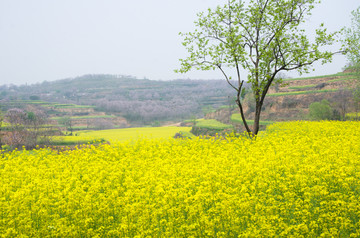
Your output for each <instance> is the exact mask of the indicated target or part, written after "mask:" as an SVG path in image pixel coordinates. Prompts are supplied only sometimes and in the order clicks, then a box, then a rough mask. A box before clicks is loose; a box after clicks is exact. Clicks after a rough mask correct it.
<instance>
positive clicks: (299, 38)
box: [175, 0, 339, 135]
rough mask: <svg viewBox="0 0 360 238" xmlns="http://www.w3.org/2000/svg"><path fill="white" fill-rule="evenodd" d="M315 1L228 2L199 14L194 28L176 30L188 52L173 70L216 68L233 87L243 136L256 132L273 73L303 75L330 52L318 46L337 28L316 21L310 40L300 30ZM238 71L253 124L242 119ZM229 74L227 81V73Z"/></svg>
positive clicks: (274, 80)
mask: <svg viewBox="0 0 360 238" xmlns="http://www.w3.org/2000/svg"><path fill="white" fill-rule="evenodd" d="M317 2H318V1H315V0H250V1H249V4H248V5H247V6H245V4H244V2H243V1H241V0H228V3H227V4H226V5H225V6H224V7H220V6H219V7H217V8H216V9H214V10H212V9H209V10H208V12H207V13H199V14H198V20H197V21H196V22H195V24H196V28H197V29H196V30H195V31H194V32H190V33H185V34H183V33H180V34H181V35H182V36H183V37H184V41H183V45H184V46H185V48H186V49H187V51H188V53H189V55H190V56H188V58H186V59H180V62H181V68H180V69H179V70H175V71H176V72H180V73H185V72H188V71H189V70H191V69H193V68H195V69H198V70H215V69H217V70H220V72H221V73H222V74H223V76H224V78H225V79H226V81H227V82H228V84H229V85H230V86H231V87H232V88H233V89H235V91H236V95H237V98H236V104H237V105H238V107H239V110H240V113H241V117H242V121H243V123H244V126H245V128H246V131H247V132H248V133H249V134H253V135H256V134H257V133H258V131H259V122H260V114H261V108H262V106H263V103H264V100H265V97H266V94H267V93H268V90H269V88H270V86H272V85H273V84H276V83H279V82H281V80H282V79H281V78H276V76H277V75H278V74H279V73H280V72H282V71H290V70H297V71H299V72H300V73H307V72H309V70H310V69H311V66H312V64H313V63H314V62H316V61H321V62H322V63H323V64H324V63H327V62H330V61H331V60H332V56H333V55H334V54H335V53H334V52H330V51H328V50H323V47H325V46H328V45H331V44H332V43H334V42H335V38H336V36H337V35H338V33H339V32H335V33H330V34H329V33H327V30H326V28H324V25H323V24H321V25H320V27H319V28H318V29H317V30H316V36H315V39H314V42H313V43H311V42H310V40H309V39H308V37H307V36H306V34H305V31H304V30H303V29H302V28H301V24H302V23H305V20H306V18H307V16H308V15H310V12H311V10H312V9H313V8H314V6H315V4H316V3H317ZM241 70H246V71H247V72H248V77H247V82H248V83H250V84H251V89H252V93H253V97H254V98H255V102H256V108H255V118H254V126H253V128H252V129H251V128H250V127H249V125H248V123H247V121H246V118H245V115H244V111H243V104H242V100H241V92H242V88H243V85H244V80H243V79H242V77H241V73H240V71H241ZM229 72H233V74H234V75H235V79H236V80H235V81H232V77H231V73H229Z"/></svg>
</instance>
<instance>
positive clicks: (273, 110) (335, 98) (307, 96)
mask: <svg viewBox="0 0 360 238" xmlns="http://www.w3.org/2000/svg"><path fill="white" fill-rule="evenodd" d="M354 77H355V75H354V73H351V72H341V73H338V74H333V75H324V76H317V77H304V78H293V79H284V81H283V84H282V85H274V86H273V87H272V88H271V89H270V91H269V93H268V95H267V97H266V99H265V103H264V108H263V111H262V114H261V120H263V121H271V122H274V121H289V120H304V119H308V108H309V105H310V104H311V103H313V102H319V101H321V100H323V99H326V100H328V101H329V102H330V104H331V106H332V107H333V108H334V110H335V111H336V113H338V114H339V115H340V116H342V117H344V116H345V113H347V112H351V111H353V110H354V108H352V107H353V105H352V95H351V92H350V91H349V90H348V88H349V86H350V85H351V81H352V79H354ZM244 102H245V106H244V110H245V112H246V117H247V118H249V119H250V120H252V119H253V112H254V110H255V103H254V100H252V98H251V94H247V95H246V97H245V100H244ZM238 113H239V111H238V108H237V107H235V105H234V106H232V107H231V108H221V109H219V110H217V111H215V112H212V113H209V114H207V115H206V119H216V120H218V121H221V122H223V123H230V122H236V123H240V122H241V120H240V119H239V117H238V116H236V114H238ZM234 114H235V116H234ZM234 118H235V119H234ZM250 122H251V121H250ZM263 124H264V125H265V124H266V123H263Z"/></svg>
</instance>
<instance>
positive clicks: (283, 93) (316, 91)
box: [268, 89, 338, 97]
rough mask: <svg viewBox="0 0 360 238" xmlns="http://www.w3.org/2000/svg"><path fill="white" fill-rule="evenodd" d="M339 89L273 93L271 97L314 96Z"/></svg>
mask: <svg viewBox="0 0 360 238" xmlns="http://www.w3.org/2000/svg"><path fill="white" fill-rule="evenodd" d="M336 91H338V89H322V90H309V91H295V92H281V93H271V94H269V95H268V96H269V97H279V96H291V95H301V94H313V93H329V92H336Z"/></svg>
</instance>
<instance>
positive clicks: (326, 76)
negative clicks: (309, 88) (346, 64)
mask: <svg viewBox="0 0 360 238" xmlns="http://www.w3.org/2000/svg"><path fill="white" fill-rule="evenodd" d="M355 74H356V73H337V74H329V75H322V76H313V77H304V78H289V79H284V80H283V81H284V82H285V81H296V80H308V79H321V78H330V77H342V76H349V75H355Z"/></svg>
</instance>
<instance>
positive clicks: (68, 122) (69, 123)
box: [58, 117, 73, 135]
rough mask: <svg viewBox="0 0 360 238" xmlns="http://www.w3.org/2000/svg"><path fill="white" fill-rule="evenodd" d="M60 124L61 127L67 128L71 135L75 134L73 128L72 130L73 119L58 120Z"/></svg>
mask: <svg viewBox="0 0 360 238" xmlns="http://www.w3.org/2000/svg"><path fill="white" fill-rule="evenodd" d="M58 122H59V124H60V125H64V126H66V130H70V135H72V134H73V128H72V125H73V121H72V119H71V117H62V118H60V119H59V120H58Z"/></svg>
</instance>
